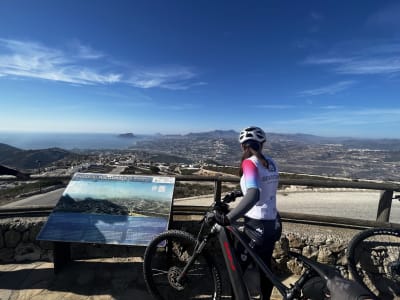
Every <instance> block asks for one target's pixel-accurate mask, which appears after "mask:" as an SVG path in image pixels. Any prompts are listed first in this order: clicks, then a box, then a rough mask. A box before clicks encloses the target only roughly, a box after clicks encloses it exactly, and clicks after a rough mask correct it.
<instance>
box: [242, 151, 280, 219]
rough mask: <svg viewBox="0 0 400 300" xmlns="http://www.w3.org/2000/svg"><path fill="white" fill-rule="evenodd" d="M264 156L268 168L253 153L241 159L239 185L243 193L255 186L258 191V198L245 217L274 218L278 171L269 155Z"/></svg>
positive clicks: (275, 213) (275, 214)
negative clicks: (241, 174) (241, 172)
mask: <svg viewBox="0 0 400 300" xmlns="http://www.w3.org/2000/svg"><path fill="white" fill-rule="evenodd" d="M265 158H266V160H267V161H268V168H265V167H264V166H263V165H262V163H261V162H260V161H259V160H258V159H257V157H256V156H254V155H253V156H251V157H250V158H248V159H245V160H243V162H242V170H243V176H242V177H241V179H240V187H241V189H242V192H243V194H246V191H247V189H249V188H257V189H259V191H260V200H259V201H258V202H257V204H256V205H254V206H253V207H252V208H251V209H250V210H249V211H248V212H247V213H246V217H249V218H252V219H257V220H275V219H276V216H277V209H276V191H277V189H278V182H279V173H278V168H277V166H276V164H275V162H274V161H273V160H272V159H271V158H269V157H265Z"/></svg>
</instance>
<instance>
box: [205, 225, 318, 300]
mask: <svg viewBox="0 0 400 300" xmlns="http://www.w3.org/2000/svg"><path fill="white" fill-rule="evenodd" d="M214 228H215V229H214ZM214 228H213V230H215V231H217V232H218V240H219V243H220V246H221V249H222V253H223V256H224V260H225V264H226V269H227V271H228V275H229V279H230V281H231V285H232V289H233V293H234V295H235V297H236V299H251V296H250V294H249V291H248V289H247V286H246V284H245V282H244V280H243V273H242V270H241V267H240V263H239V261H238V258H237V256H236V254H235V249H234V247H233V245H232V238H230V237H229V236H228V234H227V232H229V233H231V234H232V235H233V236H234V238H235V239H236V240H237V241H239V242H240V243H241V244H242V245H243V247H244V248H245V249H246V250H247V252H248V254H250V256H251V257H252V259H253V261H254V262H255V264H256V265H257V266H258V267H259V269H261V271H262V272H263V273H264V274H265V275H266V276H267V277H268V279H269V280H270V281H271V282H272V284H273V285H274V286H275V287H276V288H277V289H278V291H279V292H280V293H281V295H282V296H283V298H284V299H288V300H290V299H294V297H296V296H298V293H299V291H300V288H301V287H302V285H303V284H304V282H305V280H306V279H307V277H308V276H309V273H310V272H309V270H306V271H305V272H304V273H303V275H301V277H300V279H299V280H297V281H296V283H295V284H294V285H293V286H292V287H290V288H288V287H287V286H285V285H284V284H283V283H282V282H281V281H280V280H279V279H278V278H277V277H276V275H275V274H273V273H272V271H271V270H270V269H269V268H268V266H267V265H266V264H265V263H264V261H263V260H262V259H261V258H260V257H259V256H258V255H257V254H256V253H255V252H254V250H253V249H252V248H251V247H250V246H249V245H248V243H247V242H246V241H245V239H244V238H243V234H242V233H241V232H240V231H239V230H238V229H237V228H236V227H234V226H226V227H222V226H220V225H218V224H216V225H214Z"/></svg>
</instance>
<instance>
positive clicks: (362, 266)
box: [346, 228, 400, 299]
mask: <svg viewBox="0 0 400 300" xmlns="http://www.w3.org/2000/svg"><path fill="white" fill-rule="evenodd" d="M346 256H347V263H348V268H349V272H350V274H351V276H352V278H353V279H354V280H356V281H358V282H359V283H361V284H363V285H364V286H365V287H367V288H368V289H369V290H370V291H371V292H372V293H374V294H375V295H376V296H377V297H379V298H380V299H400V230H399V229H394V228H372V229H367V230H364V231H361V232H360V233H358V234H357V235H355V236H354V237H353V238H352V240H351V241H350V243H349V247H348V250H347V254H346Z"/></svg>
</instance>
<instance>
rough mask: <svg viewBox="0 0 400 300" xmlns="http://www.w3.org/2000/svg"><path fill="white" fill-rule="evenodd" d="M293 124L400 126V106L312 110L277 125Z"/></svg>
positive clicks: (303, 126) (309, 126) (313, 126)
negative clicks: (301, 116)
mask: <svg viewBox="0 0 400 300" xmlns="http://www.w3.org/2000/svg"><path fill="white" fill-rule="evenodd" d="M277 124H281V125H282V126H291V127H293V128H307V127H308V128H315V127H320V128H323V127H324V126H326V127H327V128H329V127H332V128H337V127H348V126H373V125H378V124H379V125H382V124H384V125H387V126H400V108H394V109H380V108H369V109H348V108H347V109H345V108H343V109H332V110H325V111H317V112H315V111H314V112H310V113H308V114H307V115H306V116H304V117H303V118H297V119H294V118H292V119H289V120H281V121H278V122H276V124H275V125H277Z"/></svg>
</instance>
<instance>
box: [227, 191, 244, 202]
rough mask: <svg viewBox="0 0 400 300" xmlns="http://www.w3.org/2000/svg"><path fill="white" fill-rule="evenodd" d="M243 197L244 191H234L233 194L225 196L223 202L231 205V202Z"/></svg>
mask: <svg viewBox="0 0 400 300" xmlns="http://www.w3.org/2000/svg"><path fill="white" fill-rule="evenodd" d="M241 196H243V193H242V191H239V190H237V191H232V192H230V193H228V194H226V195H225V196H224V198H223V199H222V201H223V202H225V203H230V202H233V201H235V200H236V198H237V197H241Z"/></svg>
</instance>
